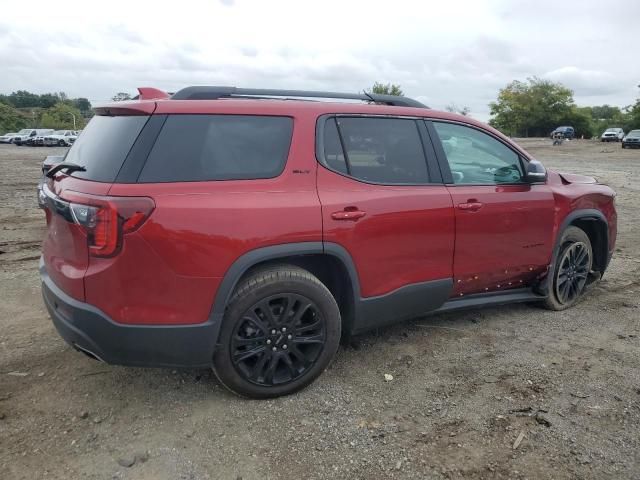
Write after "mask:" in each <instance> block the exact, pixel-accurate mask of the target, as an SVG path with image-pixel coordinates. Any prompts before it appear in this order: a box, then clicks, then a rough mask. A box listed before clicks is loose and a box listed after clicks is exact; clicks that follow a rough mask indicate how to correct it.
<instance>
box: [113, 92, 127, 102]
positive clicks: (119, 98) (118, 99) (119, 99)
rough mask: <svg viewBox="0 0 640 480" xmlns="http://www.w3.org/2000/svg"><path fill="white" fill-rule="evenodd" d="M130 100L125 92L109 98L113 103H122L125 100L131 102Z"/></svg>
mask: <svg viewBox="0 0 640 480" xmlns="http://www.w3.org/2000/svg"><path fill="white" fill-rule="evenodd" d="M131 98H132V97H131V95H129V94H128V93H126V92H118V93H116V94H115V95H114V96H113V97H111V100H113V101H114V102H124V101H126V100H131Z"/></svg>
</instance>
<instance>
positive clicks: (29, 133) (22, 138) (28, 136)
mask: <svg viewBox="0 0 640 480" xmlns="http://www.w3.org/2000/svg"><path fill="white" fill-rule="evenodd" d="M51 132H53V130H52V129H50V128H23V129H22V130H20V131H19V132H18V133H17V134H16V136H15V137H13V143H15V144H16V145H18V146H20V145H32V144H33V141H34V140H35V138H36V137H38V136H40V137H43V136H45V135H49V134H50V133H51Z"/></svg>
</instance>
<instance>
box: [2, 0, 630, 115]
mask: <svg viewBox="0 0 640 480" xmlns="http://www.w3.org/2000/svg"><path fill="white" fill-rule="evenodd" d="M4 1H6V0H0V5H2V3H4ZM11 5H14V6H15V4H13V3H9V4H7V5H5V7H7V8H4V9H2V10H3V11H4V12H5V13H6V12H7V9H9V10H10V13H11V14H10V15H4V14H3V15H2V16H0V93H11V92H12V91H15V90H18V89H20V90H29V91H32V92H36V93H45V92H54V91H64V92H66V93H67V95H69V96H70V97H86V98H89V100H90V101H91V102H92V103H94V104H98V103H103V102H107V101H108V100H109V99H110V98H111V97H112V96H113V95H115V94H116V93H117V92H129V93H131V94H135V93H136V88H137V87H139V86H152V87H157V88H161V89H164V90H166V91H176V90H178V89H180V88H182V87H185V86H189V85H231V86H238V87H251V88H260V87H263V88H289V89H316V90H330V91H345V92H359V91H362V90H363V89H365V88H369V87H371V85H373V83H374V82H376V81H379V82H383V83H387V82H392V83H397V84H400V85H401V87H402V89H403V90H404V92H405V95H407V96H410V97H413V98H416V99H418V100H420V101H422V102H423V103H425V104H427V105H429V106H430V107H432V108H437V109H443V108H444V107H445V106H446V105H449V104H452V103H454V104H456V105H458V106H468V107H469V108H470V109H471V115H472V116H474V117H475V118H478V119H480V120H483V121H486V120H488V118H489V107H488V105H487V104H488V103H489V102H490V101H492V100H495V98H496V96H497V94H498V90H499V89H500V88H502V87H504V86H505V85H506V84H508V83H509V82H511V81H512V80H516V79H517V80H525V79H526V78H527V77H531V76H538V77H541V78H547V79H550V80H554V81H558V82H562V83H563V84H564V85H566V86H567V87H569V88H571V89H572V90H573V91H574V98H575V100H576V103H577V104H578V105H602V104H605V103H606V104H610V105H617V106H620V107H624V106H627V105H630V104H632V103H633V102H634V101H635V99H636V98H637V97H638V95H639V93H640V90H639V89H638V84H640V64H639V63H638V59H637V56H638V49H639V47H640V27H639V26H638V15H639V14H640V8H639V6H638V5H635V2H629V1H628V0H625V1H618V0H607V2H602V1H591V0H583V1H568V2H558V1H557V0H556V1H547V0H536V1H516V0H512V1H509V0H468V1H458V0H448V1H427V0H423V1H418V0H415V1H405V0H395V1H389V0H386V1H377V0H367V1H356V0H351V1H350V0H340V1H335V0H297V1H293V0H268V1H267V0H263V1H260V0H209V1H204V0H181V1H179V2H175V1H174V2H170V3H169V2H167V4H166V6H164V5H163V4H162V2H158V1H155V2H151V1H149V2H144V1H135V0H134V1H132V0H129V1H120V0H110V1H107V2H105V1H99V2H98V1H93V0H85V1H84V2H79V3H77V2H72V3H71V4H69V5H65V6H61V5H60V4H56V3H55V2H53V3H52V2H51V1H50V0H47V1H41V0H30V1H29V2H28V5H29V7H28V8H22V7H20V8H13V7H11ZM9 7H11V8H9ZM67 7H69V8H67ZM627 55H628V56H629V57H631V60H629V61H625V57H627Z"/></svg>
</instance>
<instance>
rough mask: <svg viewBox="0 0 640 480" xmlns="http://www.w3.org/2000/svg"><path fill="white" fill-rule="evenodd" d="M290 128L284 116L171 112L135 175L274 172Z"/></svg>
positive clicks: (187, 177)
mask: <svg viewBox="0 0 640 480" xmlns="http://www.w3.org/2000/svg"><path fill="white" fill-rule="evenodd" d="M292 130H293V121H292V119H291V118H288V117H271V116H250V115H170V116H169V117H168V118H167V121H166V123H165V124H164V127H163V128H162V131H161V132H160V135H159V136H158V139H157V140H156V143H155V145H154V146H153V149H152V150H151V153H150V154H149V158H148V159H147V163H146V165H145V166H144V168H143V170H142V173H141V174H140V178H139V181H140V182H181V181H182V182H190V181H206V180H240V179H254V178H273V177H276V176H278V175H279V174H280V173H282V170H283V169H284V165H285V163H286V160H287V155H288V152H289V145H290V143H291V133H292ZM83 135H84V134H83Z"/></svg>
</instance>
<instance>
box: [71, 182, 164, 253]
mask: <svg viewBox="0 0 640 480" xmlns="http://www.w3.org/2000/svg"><path fill="white" fill-rule="evenodd" d="M62 196H63V197H64V198H65V199H66V200H69V201H70V203H69V208H70V210H71V217H72V219H73V222H74V223H76V224H77V225H80V226H81V227H82V228H83V229H84V230H85V232H86V234H87V242H88V245H89V253H90V254H91V255H93V256H94V257H111V256H113V255H115V254H117V253H118V252H119V251H120V248H121V247H122V240H123V236H124V235H126V234H128V233H131V232H134V231H135V230H137V229H138V228H140V226H142V224H143V223H144V222H145V220H146V219H147V218H149V215H151V212H152V211H153V209H154V208H155V204H154V203H153V200H152V199H150V198H148V197H101V196H96V195H88V194H83V193H77V192H70V191H65V192H64V193H63V195H62Z"/></svg>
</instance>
